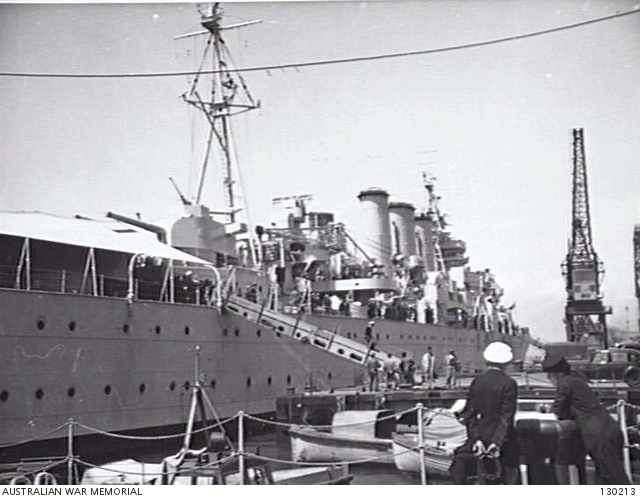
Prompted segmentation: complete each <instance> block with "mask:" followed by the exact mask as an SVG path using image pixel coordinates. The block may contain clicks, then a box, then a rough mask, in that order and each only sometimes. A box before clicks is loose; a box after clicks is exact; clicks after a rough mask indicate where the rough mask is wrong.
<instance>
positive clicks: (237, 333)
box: [233, 328, 240, 336]
mask: <svg viewBox="0 0 640 499" xmlns="http://www.w3.org/2000/svg"><path fill="white" fill-rule="evenodd" d="M233 334H235V335H236V336H240V330H239V329H238V328H236V330H235V331H234V332H233Z"/></svg>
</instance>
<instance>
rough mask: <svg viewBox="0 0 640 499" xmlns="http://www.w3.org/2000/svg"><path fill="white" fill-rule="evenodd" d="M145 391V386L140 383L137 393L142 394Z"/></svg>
mask: <svg viewBox="0 0 640 499" xmlns="http://www.w3.org/2000/svg"><path fill="white" fill-rule="evenodd" d="M146 389H147V385H145V384H144V383H140V386H139V387H138V391H139V392H140V393H144V391H145V390H146Z"/></svg>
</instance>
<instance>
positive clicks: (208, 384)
mask: <svg viewBox="0 0 640 499" xmlns="http://www.w3.org/2000/svg"><path fill="white" fill-rule="evenodd" d="M305 320H307V321H309V322H313V323H316V324H317V325H319V326H323V327H326V328H327V329H331V330H336V331H337V332H338V334H341V335H345V336H350V337H352V338H354V339H356V340H361V341H363V334H364V328H365V325H366V321H365V320H363V319H356V318H349V317H333V316H328V317H321V316H313V317H311V316H308V317H306V319H305ZM376 333H377V334H379V335H380V336H379V345H380V347H381V348H383V347H384V346H385V345H389V346H393V347H395V348H398V349H401V350H402V351H406V352H408V353H409V355H410V356H413V357H414V359H416V360H419V357H420V356H421V355H422V353H424V351H426V347H427V346H429V345H431V346H432V347H433V348H434V351H435V352H436V354H438V353H441V354H442V356H443V355H444V352H445V351H448V349H455V350H456V352H458V354H459V356H460V358H461V359H462V361H463V363H465V364H466V367H467V369H471V370H473V369H475V368H477V367H479V366H480V363H479V359H480V354H481V351H482V348H483V347H484V345H485V344H486V343H488V342H490V341H493V340H495V339H504V338H513V343H512V344H515V345H516V347H517V348H520V343H522V344H523V345H524V342H523V341H522V340H521V339H518V338H515V337H505V336H504V335H497V334H492V333H484V332H479V331H476V330H470V329H455V328H449V327H439V326H427V325H424V324H415V323H409V322H396V321H384V320H380V321H378V323H377V324H376ZM515 340H518V342H516V341H515ZM196 347H199V351H200V353H199V371H200V372H201V373H202V375H203V383H204V385H203V386H204V387H205V389H206V391H207V394H208V396H209V398H210V399H211V400H212V402H213V405H214V406H215V409H216V411H217V413H218V415H219V416H220V417H221V418H226V417H229V416H232V415H234V414H236V413H237V412H238V411H240V410H242V411H244V412H245V413H248V414H267V413H272V412H274V411H275V400H276V398H277V397H279V396H283V395H286V394H287V393H291V392H292V391H294V390H295V391H298V392H300V391H304V390H306V389H308V387H309V386H313V387H314V388H316V389H329V388H332V387H345V386H354V385H356V384H360V383H362V382H363V379H364V369H363V368H362V367H361V366H359V365H357V364H354V363H351V362H349V361H346V360H344V359H342V358H339V357H335V356H332V355H329V354H327V353H326V352H324V351H321V350H317V349H314V347H313V346H311V345H308V344H303V343H301V342H299V341H296V340H293V339H291V338H287V337H284V336H279V335H278V334H277V333H276V332H274V331H273V330H271V329H269V328H264V327H258V326H257V325H256V324H255V323H251V322H249V321H247V320H246V319H243V318H242V317H238V316H234V315H232V314H226V313H221V312H219V311H218V310H217V309H216V308H213V307H204V306H196V305H188V304H170V303H161V302H151V301H149V302H147V301H133V302H132V303H128V302H127V300H125V299H122V298H108V297H93V296H86V295H70V294H62V293H49V292H33V291H24V290H8V289H1V290H0V365H2V366H3V373H2V377H1V378H0V420H1V421H2V425H0V446H2V448H1V449H0V453H5V452H6V450H7V449H10V447H11V446H13V445H14V444H17V443H20V442H23V443H32V442H39V441H43V440H48V439H52V438H64V436H65V435H66V429H65V428H64V425H65V423H67V422H68V421H69V419H73V421H74V422H76V423H78V424H77V425H75V426H74V435H88V434H95V433H96V432H124V431H126V432H135V431H140V432H142V431H143V430H144V429H148V428H155V429H157V428H162V427H170V426H175V425H180V424H184V422H185V421H186V420H187V417H188V412H189V404H190V400H191V388H192V385H193V380H194V373H195V363H196V355H195V352H196Z"/></svg>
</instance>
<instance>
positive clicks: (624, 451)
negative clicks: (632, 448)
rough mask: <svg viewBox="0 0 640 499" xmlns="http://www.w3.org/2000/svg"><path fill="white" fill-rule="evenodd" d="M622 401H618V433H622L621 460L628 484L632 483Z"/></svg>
mask: <svg viewBox="0 0 640 499" xmlns="http://www.w3.org/2000/svg"><path fill="white" fill-rule="evenodd" d="M624 409H625V407H624V400H618V421H619V422H620V431H621V432H622V441H623V444H624V446H623V448H622V459H623V462H624V470H625V472H626V473H627V477H628V478H629V483H633V476H632V474H631V455H630V454H629V433H628V432H627V412H626V411H625V410H624Z"/></svg>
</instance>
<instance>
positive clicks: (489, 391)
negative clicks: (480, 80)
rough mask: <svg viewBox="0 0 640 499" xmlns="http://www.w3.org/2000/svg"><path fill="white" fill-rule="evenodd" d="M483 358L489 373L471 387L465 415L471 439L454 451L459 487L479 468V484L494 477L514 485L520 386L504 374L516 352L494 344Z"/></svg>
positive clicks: (451, 470) (454, 474) (452, 470)
mask: <svg viewBox="0 0 640 499" xmlns="http://www.w3.org/2000/svg"><path fill="white" fill-rule="evenodd" d="M483 355H484V359H485V361H486V363H487V371H486V372H484V373H483V374H481V375H479V376H478V377H476V378H475V379H474V380H473V381H472V382H471V386H470V387H469V393H468V394H467V403H466V406H465V409H464V413H463V421H464V422H465V424H466V425H467V434H468V437H467V441H466V442H465V443H464V444H463V445H462V446H461V447H459V448H457V449H456V450H455V454H454V458H453V462H452V463H451V467H450V468H449V474H450V475H451V478H452V479H453V481H454V483H455V484H456V485H465V484H466V483H467V476H469V475H471V474H473V472H471V471H470V468H471V467H473V465H476V467H477V470H478V473H477V474H478V483H479V484H487V482H488V480H487V477H488V475H489V474H491V475H493V477H492V478H493V479H494V480H495V482H497V483H500V484H504V485H515V484H516V483H517V480H518V448H517V440H516V436H515V431H514V423H513V422H514V417H515V414H516V407H517V402H518V385H517V383H516V382H515V380H514V379H512V378H511V377H509V376H508V375H507V373H506V372H505V369H506V366H507V365H508V364H509V362H511V360H512V359H513V352H512V350H511V347H510V346H509V345H507V344H505V343H502V342H499V341H495V342H493V343H490V344H489V345H488V346H487V347H486V348H485V349H484V353H483ZM487 469H489V470H490V472H486V471H487ZM495 482H494V483H495Z"/></svg>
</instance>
